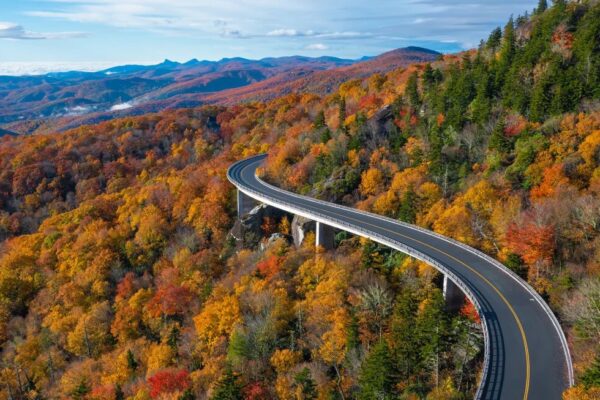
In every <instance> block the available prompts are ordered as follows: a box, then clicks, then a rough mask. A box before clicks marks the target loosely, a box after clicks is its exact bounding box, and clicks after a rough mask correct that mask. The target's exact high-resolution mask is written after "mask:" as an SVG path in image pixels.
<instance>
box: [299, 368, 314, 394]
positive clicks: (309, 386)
mask: <svg viewBox="0 0 600 400" xmlns="http://www.w3.org/2000/svg"><path fill="white" fill-rule="evenodd" d="M294 387H295V388H296V398H297V399H300V400H312V399H316V398H317V385H316V383H315V381H314V380H313V378H312V376H311V374H310V370H309V369H308V368H306V367H304V369H302V371H300V372H299V373H298V374H296V376H295V377H294Z"/></svg>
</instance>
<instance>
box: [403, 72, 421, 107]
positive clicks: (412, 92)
mask: <svg viewBox="0 0 600 400" xmlns="http://www.w3.org/2000/svg"><path fill="white" fill-rule="evenodd" d="M405 96H406V97H407V98H408V103H409V104H410V105H411V106H412V107H414V108H417V107H419V105H420V104H421V99H420V97H419V75H418V74H417V72H413V73H412V74H411V75H410V77H409V78H408V81H407V82H406V90H405Z"/></svg>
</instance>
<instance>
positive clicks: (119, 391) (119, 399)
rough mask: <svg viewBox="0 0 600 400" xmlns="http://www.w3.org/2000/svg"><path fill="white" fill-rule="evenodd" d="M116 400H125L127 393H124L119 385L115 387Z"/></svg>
mask: <svg viewBox="0 0 600 400" xmlns="http://www.w3.org/2000/svg"><path fill="white" fill-rule="evenodd" d="M115 400H125V393H123V389H122V388H121V385H119V384H118V383H117V385H116V386H115Z"/></svg>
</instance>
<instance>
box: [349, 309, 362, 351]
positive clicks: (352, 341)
mask: <svg viewBox="0 0 600 400" xmlns="http://www.w3.org/2000/svg"><path fill="white" fill-rule="evenodd" d="M359 336H360V333H359V325H358V318H357V317H356V312H355V311H354V310H353V311H352V313H351V314H350V323H349V324H348V333H347V334H346V347H347V348H348V349H357V348H358V346H360V337H359Z"/></svg>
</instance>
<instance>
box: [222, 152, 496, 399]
mask: <svg viewBox="0 0 600 400" xmlns="http://www.w3.org/2000/svg"><path fill="white" fill-rule="evenodd" d="M242 161H243V160H242ZM234 165H235V164H234ZM227 178H228V180H229V181H230V182H231V183H232V184H233V185H234V186H236V187H237V188H238V190H240V191H241V192H243V193H244V194H246V195H247V196H250V197H252V198H254V199H256V200H259V201H261V202H263V203H265V204H268V205H271V206H273V207H276V208H279V209H281V210H284V211H287V212H290V213H292V214H297V215H300V216H302V217H305V218H308V219H311V220H314V221H318V222H320V223H323V224H325V225H329V226H333V227H335V228H338V229H341V230H343V231H347V232H350V233H353V234H355V235H358V236H363V237H368V238H370V239H372V240H374V241H376V242H378V243H381V244H383V245H385V246H388V247H391V248H393V249H396V250H398V251H400V252H402V253H405V254H408V255H409V256H411V257H414V258H417V259H419V260H421V261H423V262H425V263H427V264H430V265H432V266H433V267H435V268H436V269H438V270H439V271H440V272H442V273H443V274H445V275H447V276H448V278H450V280H451V281H452V282H454V283H455V284H456V285H457V286H458V287H460V288H461V290H462V291H463V293H464V294H465V296H467V298H469V300H470V301H471V303H473V304H474V305H475V307H477V310H478V312H479V314H480V315H481V318H480V320H481V327H482V331H483V336H484V366H483V370H482V374H481V380H480V384H479V386H478V388H477V392H476V394H475V398H476V399H479V398H481V396H482V393H481V391H482V390H483V388H484V386H485V383H486V381H487V374H488V369H489V352H490V348H489V346H490V344H489V342H490V339H489V333H488V326H487V321H486V319H485V317H484V313H483V308H482V307H481V304H480V303H479V301H478V300H477V297H476V296H475V295H474V294H473V292H472V291H471V290H470V289H469V288H468V287H467V286H466V284H465V283H464V282H463V281H462V280H460V279H459V278H458V277H457V276H456V275H454V273H453V272H451V271H450V270H448V269H447V268H446V267H445V266H444V265H443V264H441V263H440V262H438V261H437V260H435V259H433V258H431V257H429V256H427V255H426V254H424V253H422V252H420V251H417V250H415V249H413V248H412V247H410V246H407V245H405V244H403V243H400V242H396V241H393V240H390V239H386V238H385V237H379V236H377V235H376V234H375V233H374V232H371V231H368V230H366V229H365V230H364V231H361V230H359V229H357V228H354V227H353V226H348V225H344V224H341V223H338V222H336V221H332V220H331V219H328V218H325V217H321V216H319V215H318V214H315V213H309V212H306V211H304V210H302V209H300V208H296V207H295V206H293V205H289V204H287V203H286V204H282V203H281V202H278V201H275V200H271V199H270V198H268V197H265V196H264V195H262V194H260V193H258V192H255V191H254V190H252V189H249V188H246V187H244V186H242V185H241V184H240V183H239V182H234V180H233V178H232V177H230V175H229V171H228V174H227ZM257 178H258V177H257ZM259 181H260V182H261V183H263V184H265V185H266V186H271V185H269V184H267V183H266V182H264V181H262V180H261V179H260V178H259ZM273 188H275V187H273ZM280 191H282V192H285V193H286V194H288V195H289V194H294V193H291V192H286V191H284V190H282V189H280ZM302 197H305V196H302ZM307 199H311V198H310V197H307ZM311 200H313V199H311ZM328 204H334V203H328Z"/></svg>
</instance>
